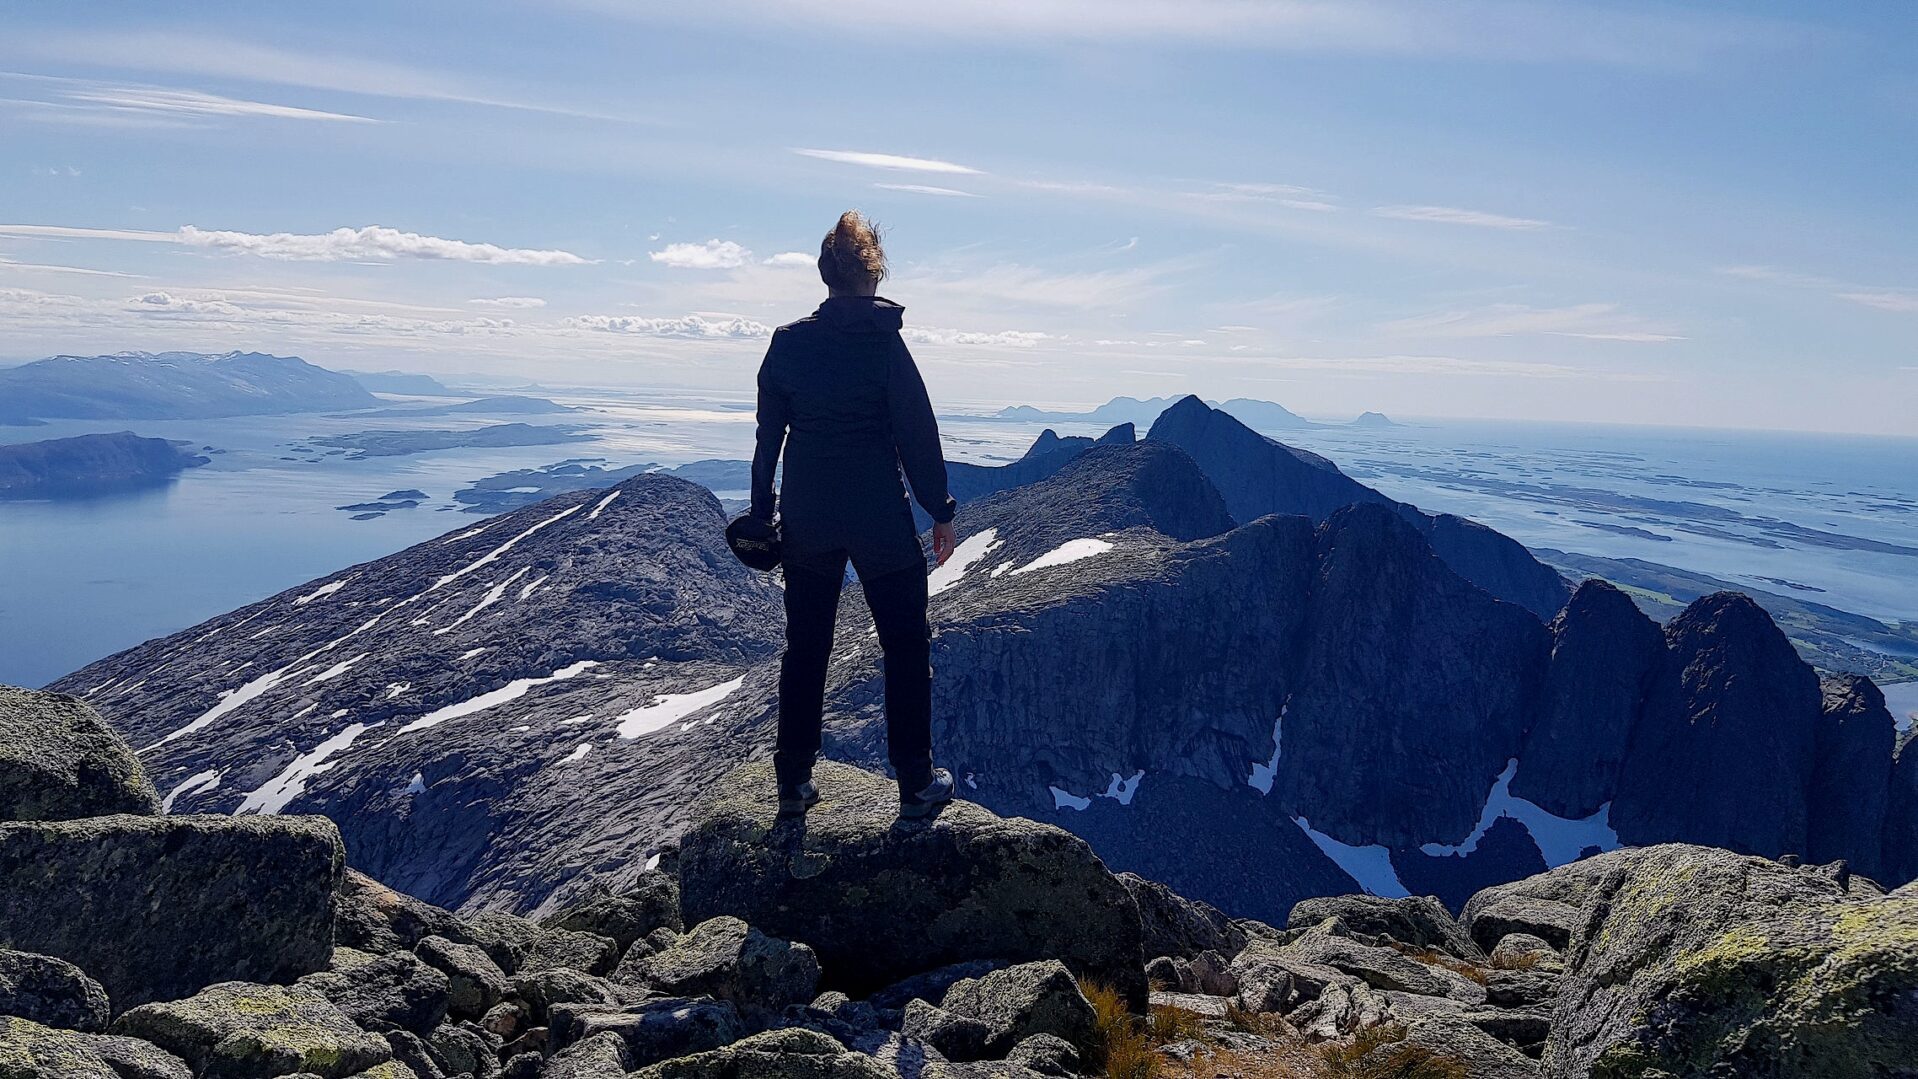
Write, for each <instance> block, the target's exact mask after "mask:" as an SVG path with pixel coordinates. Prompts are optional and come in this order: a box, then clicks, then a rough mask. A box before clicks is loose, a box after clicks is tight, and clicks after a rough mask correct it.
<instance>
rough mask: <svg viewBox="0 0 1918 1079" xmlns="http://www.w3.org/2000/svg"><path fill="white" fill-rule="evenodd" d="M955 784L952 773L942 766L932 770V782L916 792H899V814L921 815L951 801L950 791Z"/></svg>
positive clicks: (904, 815) (909, 816)
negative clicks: (908, 793) (907, 793)
mask: <svg viewBox="0 0 1918 1079" xmlns="http://www.w3.org/2000/svg"><path fill="white" fill-rule="evenodd" d="M956 786H957V784H955V783H953V781H952V773H951V772H948V771H946V770H945V769H944V768H934V769H933V770H932V782H931V783H929V784H927V785H926V789H924V790H922V791H920V792H919V793H917V794H913V795H906V794H903V793H902V794H901V795H900V797H899V815H900V816H901V817H906V818H912V817H923V816H925V815H926V814H928V813H931V812H932V811H933V810H935V809H937V808H939V807H940V806H942V805H945V804H946V803H947V802H950V801H952V792H953V790H954V789H955V787H956Z"/></svg>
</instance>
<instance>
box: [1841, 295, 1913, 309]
mask: <svg viewBox="0 0 1918 1079" xmlns="http://www.w3.org/2000/svg"><path fill="white" fill-rule="evenodd" d="M1838 298H1839V299H1841V300H1850V301H1851V302H1852V303H1856V304H1863V305H1865V306H1866V307H1875V308H1877V309H1878V310H1880V311H1896V312H1899V313H1901V314H1909V313H1913V312H1918V292H1840V293H1838Z"/></svg>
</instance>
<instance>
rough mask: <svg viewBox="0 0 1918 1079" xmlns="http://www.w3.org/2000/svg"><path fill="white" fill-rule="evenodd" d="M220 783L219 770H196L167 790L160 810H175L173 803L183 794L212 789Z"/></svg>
mask: <svg viewBox="0 0 1918 1079" xmlns="http://www.w3.org/2000/svg"><path fill="white" fill-rule="evenodd" d="M219 785H220V773H219V772H218V771H216V770H214V769H212V768H209V769H207V770H206V771H204V772H195V773H193V774H192V775H190V776H188V777H186V778H185V779H183V780H181V781H180V782H179V784H178V785H176V786H175V787H174V788H173V789H172V790H170V791H168V792H167V796H166V797H165V798H164V799H162V800H161V802H160V812H162V813H171V812H173V803H174V802H176V801H178V800H179V799H180V797H181V796H182V795H186V794H194V793H196V792H199V791H210V790H212V789H213V788H215V787H217V786H219Z"/></svg>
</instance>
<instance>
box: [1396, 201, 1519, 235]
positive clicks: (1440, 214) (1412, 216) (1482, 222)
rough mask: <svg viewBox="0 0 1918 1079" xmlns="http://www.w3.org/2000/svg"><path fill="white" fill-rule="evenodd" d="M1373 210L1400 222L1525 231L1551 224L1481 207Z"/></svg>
mask: <svg viewBox="0 0 1918 1079" xmlns="http://www.w3.org/2000/svg"><path fill="white" fill-rule="evenodd" d="M1372 213H1373V214H1374V215H1375V216H1378V217H1391V218H1397V219H1398V220H1400V221H1431V222H1436V223H1438V224H1442V225H1471V226H1474V227H1476V228H1482V229H1512V230H1517V231H1525V230H1531V229H1546V228H1551V227H1553V226H1552V223H1551V222H1550V221H1539V220H1536V219H1534V218H1530V217H1507V216H1506V215H1504V214H1491V213H1486V212H1485V211H1483V210H1461V209H1459V208H1458V207H1456V206H1374V207H1373V208H1372Z"/></svg>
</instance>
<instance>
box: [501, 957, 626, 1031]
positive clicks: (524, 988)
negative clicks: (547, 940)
mask: <svg viewBox="0 0 1918 1079" xmlns="http://www.w3.org/2000/svg"><path fill="white" fill-rule="evenodd" d="M513 993H514V995H516V996H518V997H519V999H520V1000H522V1001H524V1002H525V1004H526V1010H527V1018H528V1019H530V1020H531V1021H532V1024H533V1025H534V1026H545V1025H546V1022H547V1019H548V1018H549V1014H550V1012H551V1010H552V1007H553V1005H555V1004H587V1005H593V1004H599V1005H606V1006H609V1007H617V1006H619V1005H621V1004H625V1003H627V1002H629V1001H632V1000H636V999H637V998H638V997H640V996H642V995H643V994H641V993H640V992H638V991H635V990H632V989H626V988H624V987H622V986H617V985H614V984H613V983H611V982H609V981H607V980H606V979H604V978H595V977H593V976H592V975H591V974H581V973H580V972H579V971H577V970H568V969H566V968H565V967H556V968H553V969H551V970H536V971H534V972H532V973H531V974H516V975H514V976H513ZM501 1007H505V1005H497V1006H495V1007H494V1009H493V1011H497V1010H499V1008H501ZM491 1014H492V1012H490V1011H489V1012H488V1015H491ZM480 1025H481V1026H486V1025H487V1024H486V1023H484V1022H482V1023H481V1024H480ZM495 1033H498V1034H505V1033H506V1032H505V1031H495Z"/></svg>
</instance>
